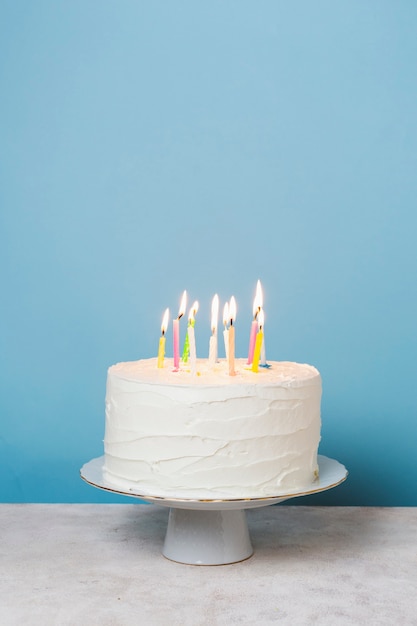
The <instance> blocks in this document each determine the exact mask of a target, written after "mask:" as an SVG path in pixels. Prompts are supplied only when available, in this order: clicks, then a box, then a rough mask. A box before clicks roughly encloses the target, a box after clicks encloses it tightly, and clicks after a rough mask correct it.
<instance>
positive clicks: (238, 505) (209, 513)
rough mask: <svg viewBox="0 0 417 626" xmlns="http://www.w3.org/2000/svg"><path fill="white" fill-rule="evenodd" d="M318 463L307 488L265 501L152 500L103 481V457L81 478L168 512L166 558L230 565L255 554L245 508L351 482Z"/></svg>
mask: <svg viewBox="0 0 417 626" xmlns="http://www.w3.org/2000/svg"><path fill="white" fill-rule="evenodd" d="M318 464H319V474H320V477H319V479H318V480H316V481H314V482H313V483H311V485H309V486H308V487H306V488H304V489H300V490H297V491H294V492H291V493H289V492H288V493H285V492H283V493H278V494H277V495H276V496H272V497H266V498H239V499H223V498H213V499H210V500H198V499H191V498H175V497H172V496H167V497H161V496H153V495H150V494H146V493H141V492H140V490H139V489H138V490H133V489H131V490H130V489H129V490H127V489H126V490H124V489H123V488H118V487H115V486H114V485H113V484H112V483H110V482H109V481H107V480H106V479H105V478H104V475H103V465H104V456H102V457H99V458H97V459H92V460H91V461H90V462H89V463H86V464H85V465H84V466H83V467H82V468H81V471H80V473H81V478H82V479H83V480H85V481H86V482H87V483H88V484H90V485H92V486H93V487H97V488H99V489H104V490H105V491H111V492H112V493H118V494H121V495H125V496H131V497H133V498H140V499H141V500H144V501H145V502H151V503H153V504H158V505H160V506H166V507H169V509H170V511H169V518H168V527H167V532H166V536H165V542H164V547H163V550H162V554H163V555H164V556H165V557H166V558H168V559H170V560H172V561H177V562H178V563H187V564H189V565H226V564H228V563H236V562H238V561H244V560H245V559H248V558H249V557H250V556H252V554H253V548H252V544H251V541H250V536H249V530H248V524H247V520H246V513H245V509H252V508H258V507H262V506H269V505H272V504H277V503H278V502H283V501H284V500H289V499H290V498H298V497H300V496H307V495H311V494H313V493H319V492H320V491H326V490H327V489H332V488H333V487H336V486H337V485H340V483H342V482H343V481H344V480H345V479H346V477H347V470H346V468H345V467H344V465H342V464H341V463H339V462H338V461H336V460H335V459H330V458H328V457H326V456H322V455H319V456H318Z"/></svg>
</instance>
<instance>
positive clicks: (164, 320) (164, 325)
mask: <svg viewBox="0 0 417 626" xmlns="http://www.w3.org/2000/svg"><path fill="white" fill-rule="evenodd" d="M168 320H169V309H165V313H164V316H163V318H162V324H161V332H162V334H163V335H165V333H166V329H167V328H168Z"/></svg>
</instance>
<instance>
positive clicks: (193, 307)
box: [188, 300, 199, 322]
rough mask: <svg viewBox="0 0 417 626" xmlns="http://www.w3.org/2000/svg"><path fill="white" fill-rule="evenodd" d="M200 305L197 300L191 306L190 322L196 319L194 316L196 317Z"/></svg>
mask: <svg viewBox="0 0 417 626" xmlns="http://www.w3.org/2000/svg"><path fill="white" fill-rule="evenodd" d="M198 307H199V304H198V302H197V300H196V301H195V302H193V306H192V307H191V309H190V311H189V313H188V319H189V321H190V322H191V321H193V320H194V317H195V315H196V313H197V311H198Z"/></svg>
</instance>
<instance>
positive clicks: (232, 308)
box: [229, 296, 236, 324]
mask: <svg viewBox="0 0 417 626" xmlns="http://www.w3.org/2000/svg"><path fill="white" fill-rule="evenodd" d="M229 317H230V323H231V324H233V322H234V321H235V319H236V300H235V297H234V296H232V297H231V298H230V303H229Z"/></svg>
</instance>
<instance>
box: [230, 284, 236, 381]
mask: <svg viewBox="0 0 417 626" xmlns="http://www.w3.org/2000/svg"><path fill="white" fill-rule="evenodd" d="M229 315H230V328H229V376H234V375H235V374H236V372H235V327H234V326H233V322H234V321H235V319H236V300H235V298H234V296H232V297H231V298H230V304H229Z"/></svg>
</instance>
